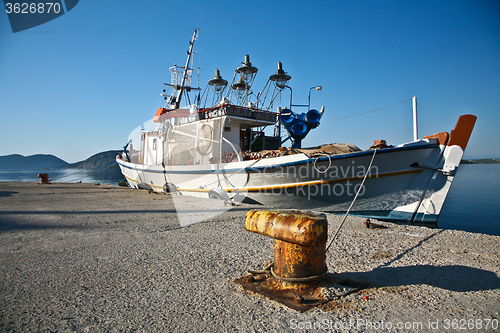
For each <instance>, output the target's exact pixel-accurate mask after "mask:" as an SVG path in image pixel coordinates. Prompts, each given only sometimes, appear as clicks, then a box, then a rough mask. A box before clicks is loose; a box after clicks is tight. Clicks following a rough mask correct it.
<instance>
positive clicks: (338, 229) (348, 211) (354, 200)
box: [325, 149, 377, 252]
mask: <svg viewBox="0 0 500 333" xmlns="http://www.w3.org/2000/svg"><path fill="white" fill-rule="evenodd" d="M376 153H377V149H375V150H374V151H373V156H372V160H371V161H370V165H369V166H368V169H367V170H366V173H365V176H364V177H363V181H362V182H361V186H360V187H359V189H358V191H357V192H356V195H355V196H354V199H353V200H352V202H351V205H350V206H349V209H348V210H347V212H346V213H345V215H344V218H343V219H342V222H340V225H339V227H338V228H337V231H336V232H335V234H334V235H333V237H332V239H331V240H330V243H328V246H327V247H326V250H325V252H326V251H328V249H329V248H330V245H332V243H333V241H334V240H335V238H337V236H338V234H339V232H340V228H342V225H343V224H344V222H345V220H346V219H347V216H348V215H349V213H350V212H351V208H352V206H353V205H354V202H356V199H357V198H358V195H359V192H361V189H362V188H363V185H364V183H365V180H366V178H367V177H368V173H370V169H371V167H372V164H373V160H374V159H375V154H376Z"/></svg>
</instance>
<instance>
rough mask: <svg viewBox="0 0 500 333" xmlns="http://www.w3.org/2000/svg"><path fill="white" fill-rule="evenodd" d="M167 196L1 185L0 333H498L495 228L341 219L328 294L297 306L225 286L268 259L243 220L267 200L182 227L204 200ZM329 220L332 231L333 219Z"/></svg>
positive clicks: (499, 242) (90, 187)
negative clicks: (185, 213)
mask: <svg viewBox="0 0 500 333" xmlns="http://www.w3.org/2000/svg"><path fill="white" fill-rule="evenodd" d="M175 201H176V202H174V200H173V198H172V196H171V195H170V194H168V195H163V194H149V193H148V192H147V191H145V190H131V189H129V188H124V187H117V186H109V185H94V184H62V183H53V184H46V185H39V184H37V183H0V254H1V256H0V331H1V332H73V331H76V332H295V331H310V332H317V331H331V332H459V331H467V332H500V323H499V321H500V315H499V313H500V260H499V258H500V237H499V236H491V235H483V234H475V233H468V232H464V231H456V230H440V229H429V228H424V227H415V226H407V225H397V224H393V223H386V222H380V221H372V222H375V223H377V224H379V226H378V227H375V228H367V227H366V226H365V224H364V221H365V220H364V219H361V218H357V217H349V218H348V219H347V221H346V223H345V225H344V226H343V228H342V229H341V231H340V234H339V236H338V238H337V239H336V240H335V242H334V244H333V245H332V247H331V248H330V250H329V251H328V253H327V257H326V262H327V266H328V270H329V274H328V275H329V278H330V279H331V280H332V281H335V282H336V288H332V290H333V291H334V292H335V291H339V294H338V295H337V296H335V295H334V297H332V300H331V301H330V302H328V303H326V304H323V305H321V306H319V307H315V308H312V309H310V310H308V311H306V312H302V313H300V312H297V311H295V310H292V309H290V308H287V307H286V306H284V305H281V304H280V303H277V302H275V301H271V300H269V299H267V298H264V297H262V296H260V295H256V294H253V293H251V292H248V291H244V290H243V289H242V287H241V286H240V285H238V284H235V283H234V282H233V280H234V279H236V278H239V277H241V276H243V275H246V274H247V273H246V271H247V269H249V268H260V267H262V265H263V263H264V262H265V261H267V260H270V259H272V256H273V251H274V250H273V242H274V240H273V239H271V238H269V237H265V236H263V235H259V234H255V233H250V232H248V231H246V230H245V227H244V222H245V215H246V213H247V211H248V210H250V209H266V207H262V206H253V205H241V206H234V207H228V208H226V209H220V212H216V213H217V214H213V212H212V214H207V217H208V219H206V220H204V221H199V222H197V223H194V222H193V223H191V224H189V225H186V224H183V225H186V226H184V227H181V222H180V220H179V217H178V215H177V212H176V205H177V204H178V203H182V204H183V205H185V206H187V207H190V209H191V211H192V212H194V213H196V212H197V211H198V212H201V213H202V214H203V209H204V208H203V207H207V205H208V206H211V205H212V203H213V200H208V199H207V200H200V199H196V198H191V197H182V196H176V198H175ZM207 202H208V204H207ZM200 207H201V208H200ZM327 218H328V222H329V233H330V235H331V234H333V232H334V231H335V230H336V229H337V227H338V225H339V223H340V221H341V219H342V217H341V216H335V215H331V214H327ZM470 223H474V221H470ZM339 286H347V287H346V290H347V291H349V286H350V287H351V288H352V290H351V292H341V289H342V288H341V287H339Z"/></svg>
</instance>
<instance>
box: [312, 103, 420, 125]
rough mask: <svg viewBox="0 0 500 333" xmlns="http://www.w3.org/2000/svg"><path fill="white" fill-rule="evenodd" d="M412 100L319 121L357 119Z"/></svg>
mask: <svg viewBox="0 0 500 333" xmlns="http://www.w3.org/2000/svg"><path fill="white" fill-rule="evenodd" d="M412 99H413V98H408V99H405V100H404V101H401V102H397V103H394V104H391V105H387V106H384V107H381V108H378V109H375V110H371V111H366V112H361V113H356V114H353V115H350V116H345V117H339V118H333V119H324V120H323V119H321V121H332V120H339V119H345V118H351V117H357V116H361V115H364V114H367V113H371V112H375V111H379V110H382V109H387V108H390V107H391V106H395V105H398V104H401V103H404V102H408V101H411V100H412Z"/></svg>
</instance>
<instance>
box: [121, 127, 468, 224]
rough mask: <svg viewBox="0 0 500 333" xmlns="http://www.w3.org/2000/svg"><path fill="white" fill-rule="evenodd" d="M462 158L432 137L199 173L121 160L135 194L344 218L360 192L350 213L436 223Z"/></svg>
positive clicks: (189, 167) (459, 151)
mask: <svg viewBox="0 0 500 333" xmlns="http://www.w3.org/2000/svg"><path fill="white" fill-rule="evenodd" d="M469 135H470V133H469ZM463 152H464V149H463V148H462V147H460V146H458V145H453V146H449V145H444V144H440V143H439V142H438V140H437V139H434V138H432V139H427V140H420V141H417V142H414V143H410V144H406V145H402V146H401V147H396V148H388V149H382V150H377V151H376V152H375V151H373V150H369V151H361V152H355V153H349V154H343V155H332V156H324V157H321V158H309V157H308V156H307V155H305V154H297V155H290V156H282V157H274V158H266V159H261V160H257V161H241V162H232V163H224V164H210V165H201V166H200V165H185V166H162V165H141V164H137V163H130V162H127V161H125V160H123V159H122V158H117V163H118V165H119V166H120V168H121V170H122V173H123V175H124V176H125V177H126V179H127V181H128V183H129V185H130V186H131V187H132V188H140V187H142V188H148V187H150V189H152V190H154V191H157V192H163V191H166V190H167V187H170V191H171V192H177V194H183V195H190V196H196V197H202V198H209V197H212V198H213V197H219V198H222V199H229V198H231V199H232V200H235V201H250V202H256V203H259V204H262V205H266V206H270V207H277V208H293V209H309V210H320V211H325V212H338V213H340V212H345V211H346V210H347V209H348V207H349V205H350V204H351V202H352V200H353V198H354V196H355V194H356V192H357V191H358V190H359V192H360V193H359V196H358V198H357V200H356V202H355V204H354V206H353V208H352V211H351V213H352V214H357V215H362V216H367V217H376V218H379V219H385V220H391V221H404V222H411V223H415V224H421V223H423V224H433V223H436V221H437V218H438V217H439V213H440V211H441V208H442V206H443V204H444V201H445V199H446V196H447V194H448V191H449V189H450V186H451V183H452V182H453V179H454V170H455V169H456V168H457V167H458V165H459V163H460V160H461V158H462V155H463ZM374 154H375V156H373V155H374ZM372 158H374V159H373V162H372V167H371V168H370V170H367V168H368V166H369V164H370V161H371V159H372ZM365 174H367V175H366V176H367V177H366V178H367V179H366V181H365V183H364V186H363V187H362V188H360V185H361V182H362V179H363V178H364V177H365Z"/></svg>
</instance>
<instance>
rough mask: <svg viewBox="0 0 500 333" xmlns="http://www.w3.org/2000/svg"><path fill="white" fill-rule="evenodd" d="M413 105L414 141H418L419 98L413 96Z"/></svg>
mask: <svg viewBox="0 0 500 333" xmlns="http://www.w3.org/2000/svg"><path fill="white" fill-rule="evenodd" d="M411 105H412V109H413V141H417V140H418V128H417V97H415V96H413V98H412V99H411Z"/></svg>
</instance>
